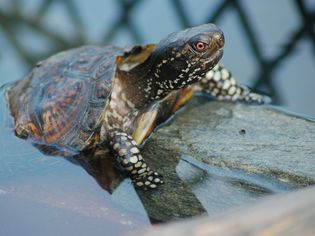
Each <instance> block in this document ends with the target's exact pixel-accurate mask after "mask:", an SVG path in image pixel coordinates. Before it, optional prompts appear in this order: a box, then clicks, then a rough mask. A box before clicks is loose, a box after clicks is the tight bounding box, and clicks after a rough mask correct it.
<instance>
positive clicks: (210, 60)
mask: <svg viewBox="0 0 315 236" xmlns="http://www.w3.org/2000/svg"><path fill="white" fill-rule="evenodd" d="M222 56H223V48H220V49H218V50H217V51H216V52H215V53H214V54H212V55H211V56H210V57H207V58H205V59H204V60H203V61H202V64H203V66H202V67H203V68H202V69H203V70H211V69H212V68H213V67H214V66H215V65H216V64H217V63H218V62H219V61H220V60H221V58H222Z"/></svg>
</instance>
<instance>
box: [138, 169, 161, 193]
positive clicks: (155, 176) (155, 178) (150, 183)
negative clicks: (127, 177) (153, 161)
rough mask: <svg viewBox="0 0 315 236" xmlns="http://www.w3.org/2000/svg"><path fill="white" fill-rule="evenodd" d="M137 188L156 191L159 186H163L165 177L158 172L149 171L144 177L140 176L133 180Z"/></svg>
mask: <svg viewBox="0 0 315 236" xmlns="http://www.w3.org/2000/svg"><path fill="white" fill-rule="evenodd" d="M133 182H134V183H135V186H136V187H137V188H139V189H144V190H147V189H155V188H157V187H158V185H160V184H163V183H164V181H163V176H162V175H160V174H159V173H158V172H155V171H149V172H147V173H146V174H144V175H141V176H138V177H137V178H135V179H134V180H133Z"/></svg>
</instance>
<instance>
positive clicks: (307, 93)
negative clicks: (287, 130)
mask: <svg viewBox="0 0 315 236" xmlns="http://www.w3.org/2000/svg"><path fill="white" fill-rule="evenodd" d="M207 22H214V23H215V24H217V25H218V26H219V27H220V28H221V29H222V30H223V31H224V33H225V37H226V47H225V55H224V57H223V59H222V62H223V63H224V64H225V65H226V67H228V68H229V69H230V70H231V71H232V72H233V74H234V76H235V77H236V78H237V80H238V81H239V82H240V83H242V84H245V85H248V86H250V87H253V88H255V89H258V90H260V91H263V92H266V93H267V94H269V95H270V96H271V97H272V98H273V100H274V103H275V104H277V105H280V106H281V107H283V108H284V109H286V110H289V111H291V112H294V113H299V114H301V115H303V116H305V117H311V118H315V105H314V102H315V91H314V90H315V1H314V0H277V1H274V0H265V1H258V0H255V1H253V0H211V1H210V0H208V1H206V0H159V1H154V0H145V1H144V0H106V1H104V0H90V1H85V0H0V85H3V84H5V83H8V82H11V81H14V80H16V79H19V78H21V77H23V76H25V75H26V74H27V73H28V72H29V70H30V69H31V68H32V67H33V66H34V64H35V63H36V62H37V61H39V60H42V59H45V58H46V57H48V56H49V55H52V54H54V53H56V52H58V51H61V50H65V49H67V48H72V47H77V46H79V45H82V44H97V45H105V44H108V43H110V44H114V45H117V46H125V45H130V44H134V43H152V42H158V41H159V40H160V39H161V38H163V37H165V36H166V35H167V34H168V33H170V32H173V31H177V30H180V29H183V28H186V27H189V26H194V25H198V24H203V23H207Z"/></svg>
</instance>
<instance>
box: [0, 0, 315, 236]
mask: <svg viewBox="0 0 315 236" xmlns="http://www.w3.org/2000/svg"><path fill="white" fill-rule="evenodd" d="M40 2H41V1H35V0H34V1H21V4H22V5H23V7H22V8H21V11H22V13H23V14H22V15H25V16H27V17H30V16H32V15H34V13H36V11H37V9H39V6H40ZM59 2H60V1H59ZM169 2H170V1H143V3H142V4H140V5H138V6H137V7H135V9H134V10H133V11H132V14H131V15H132V16H131V17H132V21H131V22H133V24H135V25H136V26H137V27H136V28H137V29H138V33H139V34H140V35H141V37H140V38H139V37H137V36H136V34H137V33H132V32H131V31H128V30H126V28H124V29H121V30H120V31H119V32H118V33H117V34H116V35H115V36H114V37H113V38H112V39H111V42H112V43H114V44H116V45H121V46H122V45H126V44H130V43H134V42H157V41H158V40H159V39H161V38H162V37H164V36H165V35H166V34H167V33H170V32H172V31H176V30H179V29H180V28H182V26H181V24H179V23H180V22H181V21H180V20H179V19H180V18H179V17H178V15H177V13H176V12H175V11H174V9H173V8H172V6H171V4H170V3H169ZM183 2H184V3H185V4H184V6H185V10H186V12H189V16H190V17H189V19H190V21H191V24H199V23H205V20H204V19H207V18H208V16H209V13H210V12H212V11H213V10H214V9H215V7H216V6H217V5H218V4H220V2H221V1H211V3H210V2H209V1H202V0H198V1H189V0H187V1H183ZM241 2H242V3H243V5H244V6H246V7H245V8H246V10H247V12H249V13H250V17H251V19H252V20H253V26H254V30H255V32H256V34H257V35H256V36H258V37H259V38H260V41H262V42H261V45H262V48H263V49H262V50H263V55H264V56H265V57H267V58H269V57H273V56H274V55H276V54H277V53H278V52H279V51H280V50H281V49H282V48H283V44H284V42H285V40H286V38H287V36H288V35H289V34H290V33H291V32H292V31H293V30H295V29H297V28H298V27H299V25H300V20H299V18H298V15H297V14H296V10H295V8H294V6H293V5H292V4H288V2H287V1H276V2H275V1H272V0H269V1H264V3H262V2H260V1H259V2H258V1H241ZM75 3H76V6H77V8H78V12H79V13H80V16H81V17H82V18H81V21H82V22H83V23H82V24H83V29H84V31H83V32H84V34H85V35H84V39H83V42H84V43H85V44H87V43H97V44H102V43H103V41H102V37H103V34H104V32H108V31H109V30H110V26H112V25H113V24H114V23H115V22H116V19H117V18H118V17H119V13H120V10H119V5H118V4H116V3H115V1H107V2H106V6H103V7H100V6H101V4H104V3H103V2H102V1H99V2H97V1H96V2H93V3H90V2H89V3H88V2H87V1H83V0H77V1H75ZM270 6H272V12H271V13H270V9H271V8H270ZM152 9H159V10H154V11H152ZM308 9H309V10H312V9H314V5H313V4H311V3H309V5H308ZM0 10H1V11H0V13H1V12H5V13H9V12H11V7H10V1H1V2H0ZM161 12H163V17H161ZM279 12H281V14H278V13H279ZM68 13H69V12H68V10H67V8H66V7H65V6H64V5H63V4H62V3H58V2H55V3H54V4H52V7H51V8H50V10H49V11H48V13H47V14H46V16H45V17H44V18H43V19H42V20H41V23H42V24H43V25H45V26H46V27H47V28H48V29H52V32H57V33H58V34H60V35H62V36H64V37H65V39H66V41H67V42H70V43H69V45H70V46H71V45H72V46H73V45H74V42H75V41H76V39H77V38H79V36H77V35H80V32H79V33H78V32H77V30H76V29H77V28H80V27H79V26H78V25H77V24H78V22H80V20H79V21H75V23H73V20H71V19H70V20H69V18H71V17H73V16H71V15H69V14H68ZM266 14H268V17H265V16H266ZM0 16H1V14H0ZM291 16H294V17H291ZM74 18H75V17H74ZM3 19H4V18H3V17H2V18H0V21H1V22H0V25H3V24H4V23H8V22H7V21H4V20H3ZM95 19H97V20H95ZM238 21H239V18H238V16H237V14H236V13H235V11H233V10H227V11H226V13H225V15H224V17H223V18H222V20H221V21H218V25H219V26H220V27H221V28H222V29H223V31H224V32H225V36H226V49H225V56H224V58H223V63H224V64H225V65H226V66H227V67H228V68H230V69H231V70H232V71H233V73H234V75H235V77H236V78H237V79H238V80H239V81H240V82H241V83H244V84H251V83H252V82H253V78H255V77H256V74H258V73H259V67H258V65H257V58H254V57H253V55H252V53H251V50H250V47H249V42H248V40H247V39H246V37H245V32H244V29H243V28H242V27H241V26H240V25H239V24H238V23H237V22H238ZM22 23H23V22H22ZM22 23H21V25H20V27H17V28H15V29H18V30H17V31H18V33H16V34H15V35H13V37H17V38H18V39H19V40H20V41H22V45H23V46H24V47H25V48H26V52H25V53H24V54H26V56H28V55H33V56H34V55H35V58H36V59H42V58H45V57H46V56H47V55H50V54H53V53H54V52H55V51H54V50H57V51H58V47H55V42H54V40H52V39H51V38H49V37H48V36H47V35H44V37H43V35H40V33H38V31H37V30H36V29H30V27H29V26H27V27H23V26H22ZM73 25H74V26H76V27H74V26H73ZM79 25H80V24H79ZM182 25H183V24H182ZM271 25H272V26H271ZM11 26H12V25H11ZM11 26H10V27H11ZM161 26H163V27H161ZM127 29H128V28H127ZM79 31H80V30H79ZM260 36H261V37H260ZM21 39H23V40H21ZM59 48H61V47H59ZM296 48H297V49H296V50H295V54H293V56H291V57H288V59H287V60H285V61H284V62H283V63H282V66H281V67H278V68H277V69H276V70H275V72H274V74H273V75H272V80H273V81H274V83H273V84H274V86H275V87H276V88H277V91H278V96H279V98H280V99H279V102H282V103H281V104H282V107H283V108H284V109H289V110H290V111H292V112H294V113H302V114H305V115H306V116H307V117H310V118H313V117H315V107H314V104H313V101H314V99H315V97H314V93H313V90H314V88H315V80H314V78H313V76H312V75H314V74H315V71H314V68H315V67H314V55H313V53H312V50H313V48H312V42H311V41H310V40H309V39H308V38H305V39H304V40H301V41H299V43H298V45H297V47H296ZM0 49H1V51H0V75H1V76H0V78H1V80H0V85H4V84H6V83H8V82H12V81H14V80H16V79H17V78H21V77H23V76H24V75H25V74H26V73H27V72H28V71H29V65H28V62H27V61H28V59H27V57H26V59H25V57H24V56H25V55H24V54H23V53H21V51H19V50H17V49H18V47H16V45H14V44H13V43H12V40H10V38H8V37H7V34H6V33H5V31H3V30H0ZM48 49H49V50H48ZM3 92H4V91H3V89H1V91H0V150H1V154H0V235H8V236H10V235H21V234H25V233H26V232H27V233H29V232H32V235H43V233H44V234H45V235H72V234H75V235H87V234H91V235H120V234H123V233H126V232H130V231H132V230H139V229H142V228H143V227H149V226H150V225H151V224H152V223H155V222H160V221H165V220H163V219H155V218H152V215H153V213H152V212H151V209H150V208H148V207H147V206H146V205H144V204H143V201H142V200H141V199H143V198H145V197H147V196H146V195H147V194H146V193H144V192H137V191H135V190H134V188H133V186H132V184H131V182H130V180H129V179H124V178H122V176H120V175H119V173H116V174H114V177H113V178H110V177H108V176H106V175H105V174H104V173H103V172H102V171H104V170H106V171H105V173H108V172H109V171H110V168H111V167H110V166H109V165H108V163H107V160H104V161H100V162H101V164H100V163H97V162H96V163H93V161H91V162H90V161H85V159H83V161H82V160H81V162H80V161H78V160H71V159H66V158H63V157H58V156H46V155H44V154H42V153H41V152H40V151H38V150H37V149H36V148H35V147H34V146H32V145H31V144H30V143H28V142H27V141H25V140H21V139H18V138H17V137H16V136H15V135H14V132H13V128H12V124H13V120H12V118H11V117H10V115H9V111H8V110H7V106H6V102H5V100H4V95H3ZM174 171H176V174H177V175H178V179H179V180H180V181H182V182H183V185H180V186H181V187H183V188H187V189H185V191H186V192H184V194H189V196H190V197H191V198H192V199H193V200H192V201H195V203H196V204H197V203H198V204H200V205H201V206H202V208H203V209H204V211H205V212H207V213H208V214H210V215H212V214H215V213H218V212H221V211H222V210H225V209H229V208H231V207H233V206H238V205H241V204H244V203H246V202H248V201H255V200H256V199H257V198H260V197H262V196H265V195H269V194H272V193H276V192H286V191H290V190H292V189H293V188H294V186H290V185H285V184H283V183H278V182H277V181H276V180H273V179H266V178H264V176H256V175H248V174H246V173H242V172H239V171H232V172H231V171H226V170H223V169H221V168H214V167H209V166H206V165H203V164H201V163H198V162H196V161H193V160H192V159H191V158H189V157H187V156H185V155H183V156H182V157H181V159H180V161H179V162H178V163H177V165H176V168H174ZM114 172H115V171H114ZM99 173H101V174H99ZM102 173H103V174H102ZM174 186H177V183H174ZM209 190H211V191H209ZM178 191H181V190H180V189H178ZM150 194H152V193H150ZM184 196H185V195H184ZM166 204H167V202H166ZM169 204H171V202H170V203H169ZM153 207H154V206H153ZM157 207H158V206H156V208H157ZM169 209H171V208H169ZM157 210H158V209H157ZM199 213H200V214H202V213H204V212H203V211H200V212H199ZM170 215H173V216H176V217H174V218H181V217H184V216H181V215H180V214H178V213H177V212H172V214H170Z"/></svg>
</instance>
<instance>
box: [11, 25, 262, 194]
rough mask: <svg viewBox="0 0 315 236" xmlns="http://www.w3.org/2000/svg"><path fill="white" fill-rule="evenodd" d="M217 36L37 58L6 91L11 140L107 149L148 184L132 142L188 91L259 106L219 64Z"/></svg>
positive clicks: (189, 35) (138, 181)
mask: <svg viewBox="0 0 315 236" xmlns="http://www.w3.org/2000/svg"><path fill="white" fill-rule="evenodd" d="M223 46H224V36H223V33H222V31H221V30H220V29H218V28H217V27H216V26H215V25H214V24H204V25H200V26H196V27H192V28H188V29H185V30H183V31H179V32H175V33H172V34H170V35H168V36H167V37H166V38H165V39H163V40H161V41H160V42H159V43H158V44H156V45H155V44H147V45H136V46H132V47H129V48H118V47H114V46H105V47H97V46H83V47H79V48H76V49H71V50H68V51H64V52H61V53H58V54H56V55H54V56H52V57H50V58H48V59H47V60H44V61H42V62H39V63H38V64H37V65H36V67H35V68H34V69H33V70H32V71H31V73H30V74H29V75H27V76H26V77H25V78H24V79H22V80H19V81H17V82H15V83H14V84H13V85H12V86H11V87H10V88H9V89H8V90H7V93H6V95H7V100H8V103H9V108H10V111H11V114H12V116H13V117H14V121H15V133H16V135H17V136H18V137H21V138H29V139H30V140H31V141H32V142H33V143H34V144H35V145H38V144H44V145H46V146H47V147H48V149H53V150H63V151H64V150H67V151H71V150H77V151H79V152H81V151H84V150H93V148H95V146H96V145H101V146H104V147H107V148H109V149H110V150H111V152H112V153H113V155H114V156H115V160H117V164H118V166H119V167H120V168H122V169H123V170H124V171H125V172H126V173H127V174H128V175H129V176H130V177H131V179H132V180H133V182H134V183H135V186H137V187H142V188H145V189H148V188H156V187H157V185H159V184H161V183H163V180H162V176H160V175H159V174H158V173H157V172H155V171H152V170H151V169H150V167H149V166H148V165H147V163H146V162H145V160H144V158H143V157H142V155H141V151H140V150H139V146H140V145H141V144H142V143H143V142H144V141H145V140H146V138H147V137H148V136H149V135H150V134H151V132H152V131H153V130H154V129H155V128H156V127H157V126H158V125H159V124H161V123H162V122H163V121H165V120H167V119H168V118H169V117H170V116H171V115H172V114H173V113H174V112H176V111H177V110H178V109H179V108H180V107H182V106H183V105H185V104H186V103H187V102H188V101H189V100H190V99H191V97H192V95H193V93H195V92H204V93H207V94H210V95H212V96H214V97H217V98H218V99H225V100H231V101H235V100H243V101H249V102H257V103H262V102H263V97H262V96H260V95H258V94H255V93H252V92H250V90H249V89H247V88H246V87H241V86H239V85H237V84H236V82H235V80H234V78H233V77H232V75H231V73H230V72H229V71H228V70H227V69H226V68H224V66H223V65H220V64H219V65H217V63H218V61H219V60H220V59H221V57H222V54H223Z"/></svg>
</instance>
